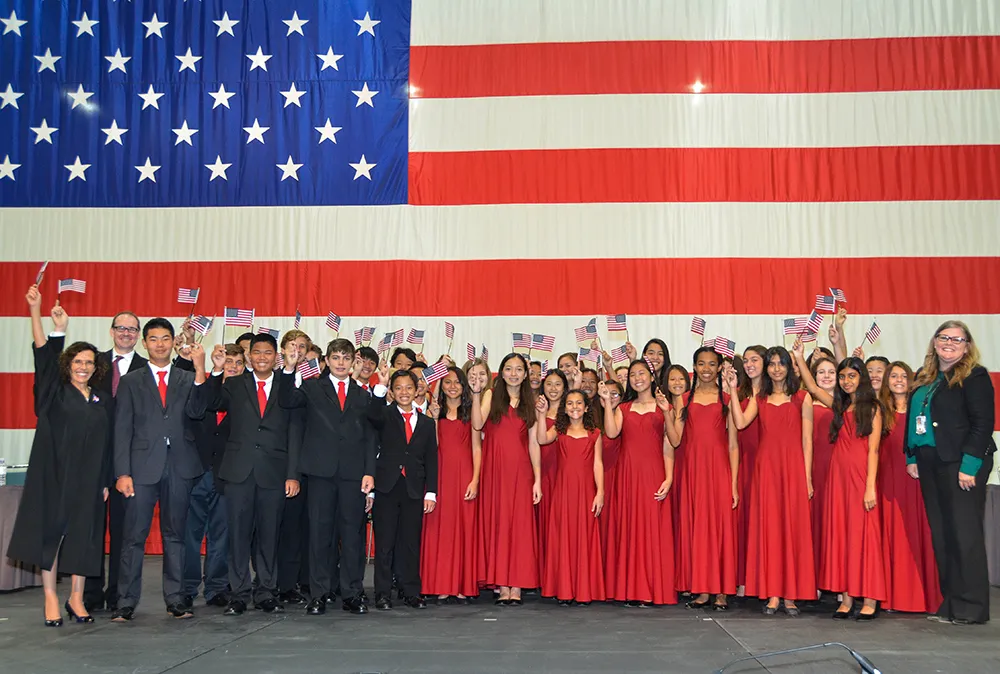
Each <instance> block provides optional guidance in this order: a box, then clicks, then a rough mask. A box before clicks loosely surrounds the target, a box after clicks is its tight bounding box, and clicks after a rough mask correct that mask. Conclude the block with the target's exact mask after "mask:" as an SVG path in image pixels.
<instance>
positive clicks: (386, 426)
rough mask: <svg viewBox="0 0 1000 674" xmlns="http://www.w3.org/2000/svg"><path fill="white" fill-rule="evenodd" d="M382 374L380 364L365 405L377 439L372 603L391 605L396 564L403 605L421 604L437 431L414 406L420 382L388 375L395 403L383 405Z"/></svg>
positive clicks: (410, 374)
mask: <svg viewBox="0 0 1000 674" xmlns="http://www.w3.org/2000/svg"><path fill="white" fill-rule="evenodd" d="M386 374H387V368H385V367H383V369H382V370H381V371H380V372H379V380H380V383H382V385H381V386H377V387H375V397H374V398H373V402H374V403H375V404H373V405H371V407H370V408H369V419H370V420H371V422H372V425H374V426H375V428H376V429H378V432H379V441H380V450H379V455H378V460H377V462H376V464H375V478H376V480H375V484H376V485H377V488H376V491H377V493H378V498H377V499H376V501H377V503H376V505H375V514H374V520H375V607H376V608H378V609H380V610H388V609H391V608H392V602H391V601H390V598H389V594H390V592H391V590H392V575H393V566H396V567H397V568H398V570H399V584H400V588H401V590H402V592H403V596H404V601H405V602H406V604H407V606H410V607H412V608H425V607H426V606H427V604H426V602H424V600H423V598H422V597H421V596H420V534H421V531H422V529H423V516H424V514H425V513H430V512H433V511H434V507H435V505H437V494H436V492H437V429H436V428H435V426H434V421H433V420H431V419H430V418H428V417H426V416H424V415H423V414H421V413H420V412H419V411H418V410H417V409H416V406H415V405H414V404H413V399H414V397H415V396H416V393H417V385H418V382H417V376H416V375H415V374H413V372H411V371H409V370H397V371H396V372H394V373H393V374H392V377H391V379H390V380H389V386H390V388H391V389H392V397H393V404H392V405H385V404H384V400H383V399H382V396H384V395H385V388H384V382H385V377H386ZM394 559H395V560H396V564H395V565H394V564H393V560H394Z"/></svg>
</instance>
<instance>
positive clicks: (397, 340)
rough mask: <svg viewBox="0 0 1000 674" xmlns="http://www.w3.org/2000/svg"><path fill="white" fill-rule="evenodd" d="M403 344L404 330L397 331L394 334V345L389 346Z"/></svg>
mask: <svg viewBox="0 0 1000 674" xmlns="http://www.w3.org/2000/svg"><path fill="white" fill-rule="evenodd" d="M402 343H403V328H400V329H399V330H396V332H394V333H392V343H390V344H389V346H399V345H401V344H402Z"/></svg>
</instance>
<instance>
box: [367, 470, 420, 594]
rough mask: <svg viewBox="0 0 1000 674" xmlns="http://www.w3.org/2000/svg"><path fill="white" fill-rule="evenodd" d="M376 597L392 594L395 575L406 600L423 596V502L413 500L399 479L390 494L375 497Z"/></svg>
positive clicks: (379, 493)
mask: <svg viewBox="0 0 1000 674" xmlns="http://www.w3.org/2000/svg"><path fill="white" fill-rule="evenodd" d="M373 519H374V522H375V595H376V596H378V595H380V594H384V595H386V596H388V595H389V593H390V592H391V591H392V576H393V571H395V573H396V579H397V580H398V581H399V587H400V589H401V590H402V591H403V594H404V595H406V596H407V597H419V596H420V534H421V531H422V528H423V522H424V500H423V498H419V499H415V498H411V497H410V495H409V493H407V491H406V480H405V478H403V477H400V478H399V479H398V480H396V484H395V485H393V487H392V489H391V490H389V491H380V492H378V493H377V494H376V495H375V509H374V513H373Z"/></svg>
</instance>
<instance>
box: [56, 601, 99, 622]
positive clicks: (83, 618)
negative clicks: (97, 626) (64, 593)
mask: <svg viewBox="0 0 1000 674" xmlns="http://www.w3.org/2000/svg"><path fill="white" fill-rule="evenodd" d="M63 608H65V609H66V613H67V614H68V615H69V617H70V618H72V619H73V620H75V621H76V622H78V623H81V624H84V623H92V622H94V616H92V615H77V614H76V611H74V610H73V608H72V607H71V606H70V605H69V602H66V603H65V604H64V605H63Z"/></svg>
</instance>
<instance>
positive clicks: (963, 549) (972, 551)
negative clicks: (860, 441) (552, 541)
mask: <svg viewBox="0 0 1000 674" xmlns="http://www.w3.org/2000/svg"><path fill="white" fill-rule="evenodd" d="M959 465H960V462H958V461H953V462H948V463H945V462H944V461H941V459H939V458H938V456H937V451H936V450H935V449H934V448H933V447H922V448H920V449H919V450H918V454H917V469H918V470H919V472H920V491H921V492H922V493H923V496H924V507H925V508H926V510H927V522H928V524H930V528H931V542H932V543H933V545H934V556H935V558H937V565H938V576H939V577H940V580H941V594H942V595H944V601H943V602H942V603H941V608H939V609H938V614H939V615H941V616H943V617H945V618H949V619H955V618H962V619H965V620H974V621H983V622H985V621H987V620H989V619H990V581H989V571H988V568H987V563H986V541H985V538H984V535H983V519H984V517H985V512H986V481H987V479H988V478H989V476H990V471H991V470H993V456H992V455H990V456H987V457H986V459H985V460H984V461H983V465H982V467H981V468H980V469H979V472H977V473H976V486H975V487H973V488H972V489H971V490H969V491H965V490H963V489H962V488H961V487H959V486H958V469H959Z"/></svg>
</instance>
